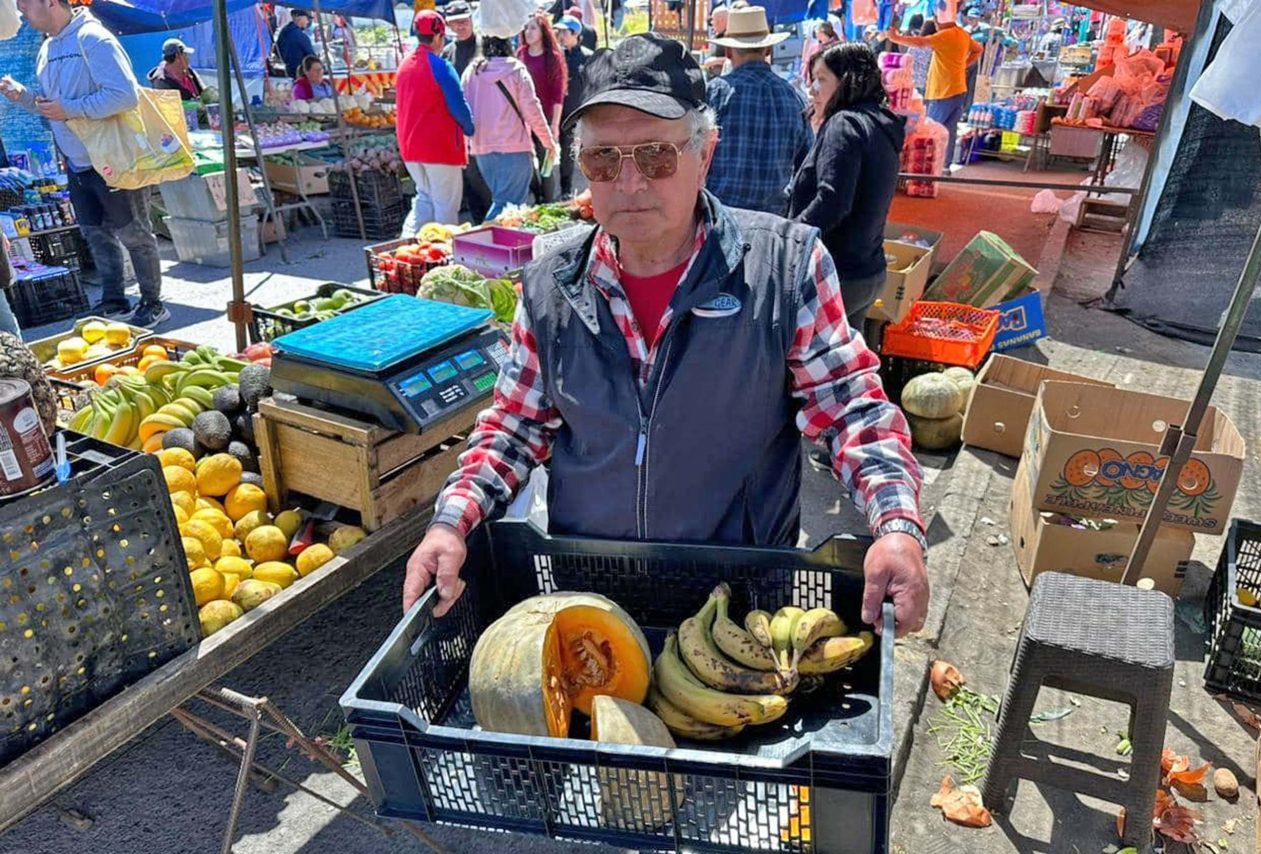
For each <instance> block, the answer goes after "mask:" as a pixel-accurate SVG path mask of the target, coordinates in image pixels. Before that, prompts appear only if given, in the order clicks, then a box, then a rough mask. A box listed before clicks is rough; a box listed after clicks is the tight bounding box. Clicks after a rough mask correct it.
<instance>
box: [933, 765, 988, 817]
mask: <svg viewBox="0 0 1261 854" xmlns="http://www.w3.org/2000/svg"><path fill="white" fill-rule="evenodd" d="M930 803H931V804H932V806H934V807H936V808H937V809H939V810H941V814H942V815H943V816H945V817H946V818H947V819H949V820H950V821H953V822H954V823H955V824H958V825H962V826H963V827H989V826H990V825H991V824H993V823H994V818H993V816H991V815H990V811H989V810H987V809H986V808H985V807H984V806H983V805H982V804H981V792H980V790H979V789H977V788H976V786H959V787H958V788H956V787H955V784H954V779H953V778H952V777H951V776H950V775H949V774H947V775H946V776H945V777H944V778H942V781H941V788H940V789H938V790H937V794H935V795H933V798H932V800H931V801H930Z"/></svg>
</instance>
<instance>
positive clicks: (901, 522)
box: [872, 519, 928, 556]
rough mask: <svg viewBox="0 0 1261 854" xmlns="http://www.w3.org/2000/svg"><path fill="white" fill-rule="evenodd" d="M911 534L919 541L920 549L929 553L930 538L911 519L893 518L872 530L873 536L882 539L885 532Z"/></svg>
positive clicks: (925, 553) (926, 553)
mask: <svg viewBox="0 0 1261 854" xmlns="http://www.w3.org/2000/svg"><path fill="white" fill-rule="evenodd" d="M895 533H896V534H909V535H911V536H912V537H914V538H915V539H916V540H917V541H918V542H919V547H920V549H921V550H922V551H923V552H924V555H925V556H927V555H928V538H927V537H925V536H924V532H923V530H921V529H920V526H919V525H917V524H915V523H914V522H912V521H911V520H910V519H891V520H890V521H888V522H885V523H884V524H882V525H880V526H879V527H878V528H876V530H874V531H872V536H873V537H875V538H876V539H880V538H881V537H883V536H884V535H885V534H895Z"/></svg>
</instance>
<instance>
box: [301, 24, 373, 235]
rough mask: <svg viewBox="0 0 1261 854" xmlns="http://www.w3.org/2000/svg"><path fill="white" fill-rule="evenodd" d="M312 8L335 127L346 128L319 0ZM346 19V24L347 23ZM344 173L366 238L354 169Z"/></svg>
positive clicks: (360, 231)
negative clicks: (331, 92)
mask: <svg viewBox="0 0 1261 854" xmlns="http://www.w3.org/2000/svg"><path fill="white" fill-rule="evenodd" d="M312 10H313V11H314V12H315V25H316V26H317V27H319V29H320V46H321V47H322V48H323V49H324V67H325V68H327V69H328V76H329V79H331V80H332V81H333V108H334V109H335V110H337V127H339V128H341V129H342V130H343V131H345V129H346V120H345V118H344V117H343V116H342V102H341V99H340V98H338V97H337V78H336V77H334V76H333V60H332V57H330V56H329V53H328V37H327V36H326V35H325V33H324V17H323V16H322V15H321V14H320V0H313V4H312ZM349 23H350V22H349V21H347V25H349ZM353 72H354V69H353V68H347V69H346V87H347V88H349V87H350V78H351V74H352V73H353ZM346 174H347V175H348V176H349V177H350V197H351V198H352V199H353V200H354V202H355V219H356V220H357V221H358V223H359V239H360V240H367V239H368V232H367V230H366V229H365V228H364V227H363V207H362V206H361V205H360V204H359V186H358V182H357V181H356V180H355V170H353V169H351V168H350V167H349V166H348V167H347V168H346Z"/></svg>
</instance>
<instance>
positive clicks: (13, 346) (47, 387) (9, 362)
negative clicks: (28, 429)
mask: <svg viewBox="0 0 1261 854" xmlns="http://www.w3.org/2000/svg"><path fill="white" fill-rule="evenodd" d="M0 377H15V378H17V379H19V380H26V381H27V382H28V383H30V386H31V396H32V397H34V398H35V409H36V411H37V412H39V419H40V421H42V422H43V424H44V432H45V433H46V434H47V435H48V436H49V437H50V438H51V437H52V435H53V433H55V432H56V431H57V393H56V392H54V391H53V387H52V383H50V382H49V381H48V377H47V376H45V375H44V367H43V365H41V364H40V363H39V359H36V358H35V354H34V353H32V352H31V351H30V350H28V349H27V347H26V345H25V344H23V343H22V342H21V340H20V339H18V338H17V337H16V336H13V335H10V334H9V333H7V332H0Z"/></svg>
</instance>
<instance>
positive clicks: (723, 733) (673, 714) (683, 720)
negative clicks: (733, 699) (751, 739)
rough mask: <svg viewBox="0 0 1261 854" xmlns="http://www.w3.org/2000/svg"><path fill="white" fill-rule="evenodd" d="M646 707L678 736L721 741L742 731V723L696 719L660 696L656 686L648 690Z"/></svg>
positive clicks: (695, 739) (696, 739)
mask: <svg viewBox="0 0 1261 854" xmlns="http://www.w3.org/2000/svg"><path fill="white" fill-rule="evenodd" d="M648 708H650V709H652V710H653V711H654V712H655V713H656V715H657V717H659V718H661V722H662V723H664V724H665V725H666V728H667V729H669V730H670V732H672V733H674V734H675V735H677V736H679V737H680V738H690V739H692V740H694V741H722V740H723V739H726V738H732V737H733V736H737V735H739V734H740V733H741V732H743V731H744V724H736V725H735V726H719V725H718V724H707V723H705V722H704V721H698V720H697V719H696V718H694V717H692V716H691V715H689V714H686V713H685V712H683V711H682V710H681V709H679V707H678V706H675V705H674V704H673V703H671V702H670V701H669V700H667V699H666V698H665V697H663V696H661V692H659V691H658V690H657V689H656V688H653V689H652V690H651V691H649V692H648Z"/></svg>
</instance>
